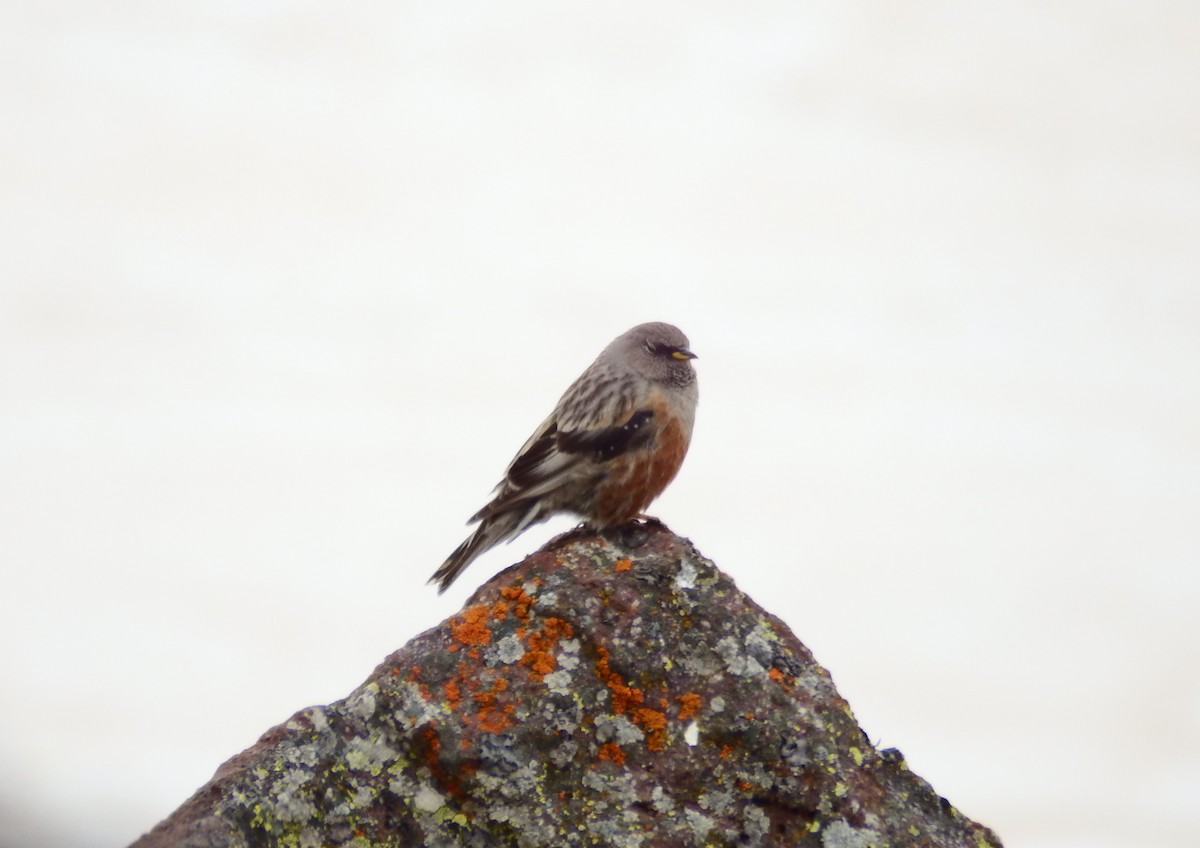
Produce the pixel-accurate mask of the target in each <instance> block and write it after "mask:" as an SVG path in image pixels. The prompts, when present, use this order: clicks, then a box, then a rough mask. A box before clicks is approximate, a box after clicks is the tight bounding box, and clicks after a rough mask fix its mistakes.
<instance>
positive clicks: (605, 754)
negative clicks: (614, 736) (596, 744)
mask: <svg viewBox="0 0 1200 848" xmlns="http://www.w3.org/2000/svg"><path fill="white" fill-rule="evenodd" d="M597 756H598V757H600V759H602V760H609V761H610V762H614V763H616V764H617V765H619V766H623V765H625V752H624V751H622V750H621V746H620V745H618V744H617V743H616V742H605V743H604V744H603V745H601V746H600V750H599V751H598V752H597Z"/></svg>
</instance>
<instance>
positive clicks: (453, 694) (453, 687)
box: [446, 680, 462, 707]
mask: <svg viewBox="0 0 1200 848" xmlns="http://www.w3.org/2000/svg"><path fill="white" fill-rule="evenodd" d="M461 698H462V689H460V688H459V686H458V681H457V680H451V681H450V682H448V683H447V684H446V700H447V701H449V702H450V706H451V707H457V706H458V702H459V700H460V699H461Z"/></svg>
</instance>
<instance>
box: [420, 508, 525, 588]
mask: <svg viewBox="0 0 1200 848" xmlns="http://www.w3.org/2000/svg"><path fill="white" fill-rule="evenodd" d="M514 506H517V507H518V508H516V509H506V510H504V511H503V512H498V513H493V514H492V515H489V516H488V517H487V518H484V519H482V520H480V522H479V526H478V527H476V528H475V532H473V533H472V534H471V535H470V536H468V537H467V539H466V541H464V542H463V543H462V544H461V545H459V546H458V547H457V548H455V549H454V553H452V554H450V556H449V557H447V558H446V561H445V562H443V563H442V566H441V568H439V569H438V570H437V571H435V572H433V576H432V577H430V578H429V582H430V583H436V584H437V586H438V594H439V595H440V594H442V593H443V592H445V591H446V589H448V588H449V587H450V584H451V583H453V582H454V581H455V579H457V577H458V575H459V574H461V573H462V572H463V569H465V568H466V567H467V566H468V565H470V564H471V563H472V562H474V561H475V558H476V557H477V556H479V555H480V554H482V553H483V552H484V551H488V550H491V549H492V548H494V547H495V546H496V545H498V544H500V543H501V542H505V541H508V540H509V539H511V538H513V537H514V536H516V535H517V534H518V533H520V532H521V531H522V530H524V529H525V528H526V527H528V526H529V525H530V524H533V523H536V521H537V518H536V515H537V504H536V503H535V504H532V505H529V504H523V505H517V504H514ZM521 506H524V507H527V508H521ZM481 512H482V510H481Z"/></svg>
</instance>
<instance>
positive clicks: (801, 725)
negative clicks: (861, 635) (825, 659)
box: [135, 524, 1000, 848]
mask: <svg viewBox="0 0 1200 848" xmlns="http://www.w3.org/2000/svg"><path fill="white" fill-rule="evenodd" d="M135 844H136V845H137V846H139V847H140V848H150V846H276V845H280V846H283V845H286V846H314V848H315V846H328V845H353V846H370V845H388V846H430V848H442V847H443V846H445V847H446V848H449V846H481V847H482V846H522V848H524V846H529V848H533V846H554V848H563V846H584V845H603V846H630V848H633V846H641V848H659V846H661V847H662V848H667V846H671V848H680V846H724V845H738V846H784V845H787V846H814V848H818V846H819V848H867V846H890V845H896V846H899V845H904V846H972V848H987V846H999V845H1000V842H999V840H997V838H996V837H995V835H993V834H992V833H991V832H990V831H989V830H987V828H985V827H983V826H981V825H978V824H976V823H974V822H972V821H970V820H969V819H967V818H965V817H963V816H962V815H961V814H960V813H959V812H958V811H957V810H956V809H955V808H954V807H952V806H951V805H950V804H949V803H948V802H947V801H946V800H945V799H944V798H940V797H938V795H937V793H936V792H934V791H933V790H932V789H931V788H930V786H929V784H927V783H925V781H923V780H922V779H921V778H919V777H917V776H916V775H915V774H913V773H912V772H910V771H909V770H908V768H907V766H906V765H905V763H904V759H903V757H902V756H901V755H900V752H899V751H896V750H894V749H893V750H886V751H877V750H876V749H875V748H874V747H873V746H872V745H871V742H870V740H869V739H868V738H867V736H866V734H865V733H863V731H862V730H860V729H859V727H858V725H857V724H856V723H855V720H854V715H853V714H852V713H851V712H850V707H849V706H848V705H847V704H846V702H845V701H843V700H842V699H841V697H840V696H839V695H838V694H837V692H836V690H835V689H834V687H833V683H832V681H831V680H830V678H829V674H828V672H826V671H825V670H824V669H823V668H821V667H820V666H819V665H817V663H816V662H815V661H814V660H813V658H812V655H811V654H810V653H809V652H808V649H807V648H805V647H804V645H802V644H800V642H799V641H798V640H797V639H796V637H795V636H793V635H792V633H791V632H790V631H789V630H788V629H787V628H786V627H785V626H784V625H783V623H782V622H780V621H779V620H778V619H776V618H775V617H773V616H771V615H769V614H768V613H766V612H764V611H763V610H762V609H761V608H759V607H758V606H757V605H756V604H754V603H753V602H752V601H751V600H750V599H749V598H747V597H746V596H745V595H743V594H742V593H741V592H739V591H738V590H737V587H736V586H734V584H733V581H732V580H730V579H729V578H728V577H726V576H725V575H724V574H722V573H721V572H720V571H718V570H717V569H716V567H715V566H714V565H713V564H712V563H711V562H709V561H708V560H706V559H705V558H704V557H703V556H701V555H700V554H699V553H698V552H697V551H696V549H695V548H694V547H693V546H692V545H691V543H690V542H688V541H686V540H684V539H680V538H678V537H677V536H675V535H673V534H672V533H671V532H670V531H669V530H667V529H666V528H664V527H662V526H660V525H657V524H649V525H645V526H632V527H627V528H622V529H619V530H617V531H614V532H612V533H609V534H607V535H605V536H595V535H587V534H583V533H569V534H567V535H565V536H562V537H560V538H558V539H556V540H554V541H553V542H551V543H550V544H549V545H547V546H546V547H545V548H543V549H542V550H541V551H538V552H537V553H535V554H533V555H532V556H530V557H529V558H528V559H526V560H525V561H524V562H522V563H520V564H519V565H515V566H513V567H512V568H509V569H508V570H506V571H504V572H502V573H501V574H499V575H498V576H496V577H494V578H493V579H492V580H490V581H489V582H488V583H486V584H485V585H484V586H483V587H482V588H480V589H479V590H478V591H477V592H476V593H475V594H474V596H473V597H472V598H471V600H470V601H469V602H468V604H467V606H466V607H465V608H464V609H463V610H462V611H461V612H459V613H458V614H457V615H454V616H452V617H451V618H450V619H449V620H447V621H445V622H443V623H442V624H441V625H439V626H438V627H435V628H434V629H432V630H429V631H427V632H426V633H423V634H422V635H420V636H418V637H417V638H416V639H414V640H413V641H412V642H410V643H409V644H408V645H406V646H405V647H404V648H402V649H400V650H399V651H397V652H396V653H394V654H392V655H391V656H390V657H388V658H387V660H385V661H384V663H383V664H382V665H381V666H379V668H378V669H376V670H375V672H374V673H373V674H372V675H371V677H370V679H369V680H367V681H366V682H365V683H364V684H363V685H362V686H360V687H359V688H358V689H356V690H355V691H354V692H353V693H352V694H351V695H350V696H349V697H348V698H346V699H345V700H342V701H338V702H337V703H334V704H331V705H329V706H327V707H311V708H309V709H307V710H303V711H301V712H299V713H297V714H296V715H295V716H293V717H292V719H291V720H290V721H288V722H287V723H286V724H283V725H280V726H279V727H277V728H275V729H274V730H271V731H269V732H268V733H267V734H266V735H265V736H263V737H262V738H261V739H260V740H259V741H258V742H257V743H256V744H255V745H254V746H253V747H252V748H250V749H249V750H247V751H245V752H243V753H242V754H239V755H238V756H236V757H234V758H233V759H232V760H230V761H229V762H228V763H226V764H225V765H224V766H222V767H221V769H220V770H219V771H218V772H217V774H216V776H215V777H214V778H213V780H212V781H211V782H210V783H209V784H208V785H207V786H205V787H203V788H202V789H201V790H200V791H199V792H198V793H197V794H196V795H195V796H193V797H192V798H191V799H190V800H188V801H187V802H186V803H185V804H184V805H183V806H182V807H180V808H179V810H177V811H176V812H175V813H174V814H173V815H172V816H171V817H170V818H168V819H167V820H166V821H164V822H163V823H161V824H160V825H158V827H156V828H155V829H154V830H153V831H151V832H150V833H149V834H147V835H146V836H144V837H143V838H142V839H141V840H139V841H138V842H137V843H135Z"/></svg>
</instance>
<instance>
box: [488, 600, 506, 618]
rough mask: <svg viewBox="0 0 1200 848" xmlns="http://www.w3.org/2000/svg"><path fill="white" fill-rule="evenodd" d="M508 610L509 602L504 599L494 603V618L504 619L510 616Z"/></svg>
mask: <svg viewBox="0 0 1200 848" xmlns="http://www.w3.org/2000/svg"><path fill="white" fill-rule="evenodd" d="M508 610H509V607H508V604H506V603H504V601H496V603H494V604H492V618H494V619H496V621H504V619H506V618H508Z"/></svg>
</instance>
